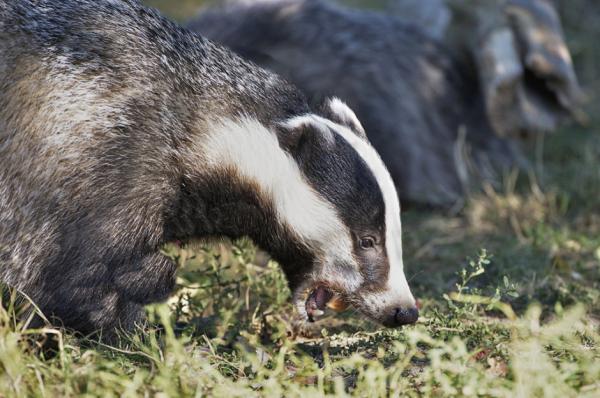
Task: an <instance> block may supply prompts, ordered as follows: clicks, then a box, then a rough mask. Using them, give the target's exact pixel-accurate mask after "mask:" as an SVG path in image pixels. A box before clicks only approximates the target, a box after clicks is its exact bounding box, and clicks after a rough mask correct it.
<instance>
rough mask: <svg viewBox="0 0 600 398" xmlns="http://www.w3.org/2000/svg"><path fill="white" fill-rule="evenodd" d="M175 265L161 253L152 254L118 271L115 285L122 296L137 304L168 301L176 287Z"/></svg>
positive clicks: (115, 276)
mask: <svg viewBox="0 0 600 398" xmlns="http://www.w3.org/2000/svg"><path fill="white" fill-rule="evenodd" d="M176 270H177V267H176V265H175V263H174V262H173V261H172V260H171V259H169V258H168V257H166V256H164V255H163V254H161V253H152V254H149V255H147V256H145V257H142V258H141V259H139V260H138V261H137V262H135V263H133V264H129V265H127V266H124V267H123V268H122V269H118V270H117V273H116V274H115V275H114V283H115V288H116V290H117V291H119V292H120V293H121V295H122V296H123V297H124V298H126V299H128V300H130V301H132V302H134V303H137V304H150V303H154V302H158V301H164V300H166V299H167V298H168V297H169V295H170V294H171V293H172V292H173V289H174V287H175V272H176Z"/></svg>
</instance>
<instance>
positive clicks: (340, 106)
mask: <svg viewBox="0 0 600 398" xmlns="http://www.w3.org/2000/svg"><path fill="white" fill-rule="evenodd" d="M321 113H322V114H323V116H324V117H326V118H327V119H329V120H331V121H332V122H335V123H337V124H340V125H342V126H345V127H348V128H349V129H350V130H352V131H353V132H354V133H355V134H356V135H357V136H359V137H360V138H362V139H364V140H367V134H366V133H365V129H364V128H363V126H362V124H360V121H359V120H358V118H357V117H356V114H355V113H354V111H352V109H350V107H349V106H348V105H346V103H345V102H344V101H342V100H341V99H339V98H336V97H333V98H328V99H327V100H326V101H325V103H324V104H323V106H322V107H321Z"/></svg>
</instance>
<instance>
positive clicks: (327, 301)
mask: <svg viewBox="0 0 600 398" xmlns="http://www.w3.org/2000/svg"><path fill="white" fill-rule="evenodd" d="M349 306H350V304H349V303H348V300H346V299H345V298H344V296H343V295H342V294H340V293H338V292H336V291H335V290H333V289H331V288H329V287H327V286H324V285H319V286H317V287H315V288H313V289H312V290H310V292H309V294H308V297H307V298H306V302H305V308H306V315H307V317H308V321H309V322H314V321H315V320H316V319H317V318H318V317H320V316H323V315H324V314H325V309H326V308H330V309H332V310H334V311H336V312H341V311H344V310H345V309H346V308H348V307H349Z"/></svg>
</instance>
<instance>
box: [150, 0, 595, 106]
mask: <svg viewBox="0 0 600 398" xmlns="http://www.w3.org/2000/svg"><path fill="white" fill-rule="evenodd" d="M331 1H333V2H335V1H336V0H331ZM417 1H418V0H417ZM492 1H494V0H492ZM144 2H145V3H146V4H147V5H149V6H151V7H155V8H158V9H159V10H161V11H162V12H163V13H165V14H166V15H168V16H169V17H171V18H173V19H175V20H177V21H179V22H185V21H188V20H190V19H192V18H193V17H194V16H195V15H196V14H197V13H198V12H199V11H200V10H201V9H202V8H207V7H212V6H216V5H220V4H223V3H225V1H224V0H144ZM402 2H403V0H339V1H338V3H341V4H345V5H349V6H352V7H357V8H364V9H374V10H388V9H389V8H390V4H393V3H402ZM404 2H405V3H414V2H415V0H405V1H404ZM472 2H476V0H475V1H472ZM497 2H498V3H499V2H500V0H497ZM553 4H554V5H555V7H556V9H557V11H558V12H559V15H560V17H561V21H562V23H563V26H564V29H565V36H566V39H567V44H568V46H569V49H570V51H571V54H572V56H573V61H574V64H575V67H576V70H577V73H578V76H579V77H580V79H581V81H582V83H583V85H584V87H585V88H586V89H587V93H588V94H589V95H590V101H589V104H590V107H589V108H591V104H598V101H599V96H598V94H595V93H598V89H599V88H600V44H599V43H598V39H599V38H600V3H598V2H597V1H595V0H553Z"/></svg>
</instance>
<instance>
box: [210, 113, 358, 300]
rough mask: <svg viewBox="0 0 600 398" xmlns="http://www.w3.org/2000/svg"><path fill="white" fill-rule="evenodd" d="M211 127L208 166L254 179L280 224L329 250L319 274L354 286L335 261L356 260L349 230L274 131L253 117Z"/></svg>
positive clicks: (353, 280)
mask: <svg viewBox="0 0 600 398" xmlns="http://www.w3.org/2000/svg"><path fill="white" fill-rule="evenodd" d="M209 131H210V134H209V136H208V137H206V141H203V142H202V148H201V150H202V152H203V155H204V158H205V159H206V162H207V164H208V166H209V167H211V168H215V169H221V168H224V167H234V168H235V170H236V171H237V172H238V173H239V174H240V175H241V176H243V177H244V178H247V179H249V180H250V181H253V182H255V183H256V184H257V185H258V186H259V187H260V188H261V191H262V194H263V195H266V196H267V199H269V200H270V201H272V203H273V205H274V207H275V209H276V211H277V214H278V218H279V221H280V222H282V223H285V224H286V225H287V226H288V227H289V228H290V229H291V230H292V231H293V232H294V233H295V234H297V235H298V236H299V237H300V239H302V240H303V242H304V243H305V244H307V245H308V246H310V247H313V248H315V249H317V250H323V251H325V253H326V257H327V259H329V260H330V261H329V262H326V263H325V264H323V269H322V270H321V272H320V275H315V277H319V276H320V277H321V279H323V278H326V280H327V281H331V282H335V283H338V284H340V285H342V286H343V287H344V288H346V289H348V290H352V289H356V288H357V287H358V286H359V285H360V283H361V280H359V279H357V277H353V276H351V275H338V274H336V273H335V266H334V264H333V261H335V260H338V261H343V262H345V263H349V264H354V263H355V261H354V260H353V258H352V242H351V238H350V232H349V231H348V229H347V227H346V226H345V225H344V223H343V222H342V220H341V219H340V217H339V215H338V213H337V212H336V210H335V209H334V208H333V206H332V205H331V204H330V203H329V202H328V201H326V200H325V199H324V198H322V197H321V196H320V195H319V194H318V193H317V192H316V191H315V190H314V189H313V188H312V187H311V186H310V185H309V184H308V183H307V182H306V180H305V179H304V177H303V175H302V173H301V171H300V168H299V167H298V164H297V163H296V162H295V160H294V159H293V158H292V157H291V156H290V155H289V154H287V153H286V152H285V151H283V150H282V149H281V148H280V146H279V141H278V140H277V137H276V135H275V133H274V132H272V131H270V130H269V129H267V128H266V127H265V126H264V125H263V124H261V123H260V122H259V121H257V120H255V119H252V118H241V119H240V120H237V121H233V120H227V119H226V120H221V121H219V122H218V123H215V124H214V125H213V126H212V128H211V129H209ZM357 275H358V273H357Z"/></svg>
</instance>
